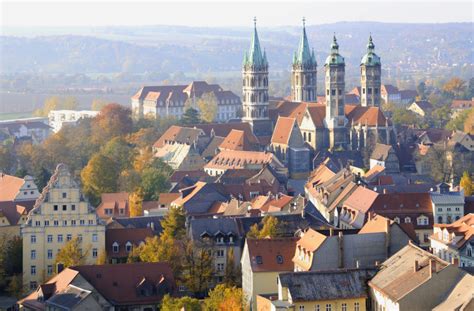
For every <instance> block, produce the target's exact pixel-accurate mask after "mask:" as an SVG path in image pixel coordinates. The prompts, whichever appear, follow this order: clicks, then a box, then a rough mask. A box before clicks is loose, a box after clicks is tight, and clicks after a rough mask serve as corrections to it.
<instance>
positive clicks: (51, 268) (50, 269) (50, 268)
mask: <svg viewBox="0 0 474 311" xmlns="http://www.w3.org/2000/svg"><path fill="white" fill-rule="evenodd" d="M47 271H48V275H51V274H53V266H52V265H48V270H47Z"/></svg>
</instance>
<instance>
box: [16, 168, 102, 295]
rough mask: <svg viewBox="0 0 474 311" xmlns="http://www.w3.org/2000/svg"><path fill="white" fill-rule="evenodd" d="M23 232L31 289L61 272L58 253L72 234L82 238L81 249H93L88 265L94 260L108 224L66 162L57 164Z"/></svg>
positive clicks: (26, 281)
mask: <svg viewBox="0 0 474 311" xmlns="http://www.w3.org/2000/svg"><path fill="white" fill-rule="evenodd" d="M21 234H22V238H23V284H25V285H26V286H28V287H29V288H30V289H31V290H34V289H36V287H37V286H38V284H41V283H43V282H44V281H45V280H46V279H48V278H49V277H51V276H52V275H53V274H54V273H55V272H59V271H58V268H60V265H58V266H56V263H55V259H56V255H57V253H58V252H59V250H60V249H61V248H62V247H63V246H64V244H66V243H67V242H68V241H69V240H71V239H72V238H73V237H74V238H78V239H79V241H81V245H82V247H83V248H82V251H84V252H86V251H87V250H89V249H90V251H88V253H87V257H86V258H85V260H86V263H88V264H92V263H95V262H96V261H97V257H98V253H99V251H100V250H102V249H104V247H105V224H103V223H102V221H101V220H100V218H99V217H98V215H97V214H96V212H95V209H94V208H93V207H92V206H91V205H90V204H89V202H87V201H86V199H85V198H84V196H83V194H82V192H81V188H80V186H79V184H78V183H77V182H76V181H75V180H74V178H73V177H72V175H71V173H70V172H69V168H68V167H67V166H66V165H64V164H59V165H58V166H57V167H56V170H55V171H54V173H53V175H52V176H51V179H50V180H49V182H48V184H47V185H46V187H45V188H44V189H43V192H42V194H41V196H40V197H39V198H38V199H37V200H36V203H35V205H34V207H33V209H32V210H31V211H30V212H29V214H28V219H27V221H26V223H25V224H23V225H22V227H21ZM59 264H60V263H59Z"/></svg>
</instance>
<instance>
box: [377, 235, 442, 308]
mask: <svg viewBox="0 0 474 311" xmlns="http://www.w3.org/2000/svg"><path fill="white" fill-rule="evenodd" d="M415 261H416V262H417V263H418V268H417V269H415V268H414V267H415ZM430 263H431V265H432V267H431V266H430ZM447 266H448V263H447V262H445V261H443V260H441V259H439V258H438V257H436V256H435V255H432V254H430V253H429V252H427V251H424V250H422V249H421V248H418V247H417V246H415V245H413V244H412V243H410V244H408V245H407V246H405V247H404V248H402V249H401V250H400V251H398V252H397V253H396V254H395V255H393V256H392V257H390V258H389V259H387V260H386V261H385V262H384V263H383V264H382V269H381V270H380V271H379V272H378V273H377V274H376V275H375V277H374V278H372V280H371V281H369V286H370V287H373V288H375V289H376V290H377V291H380V292H381V293H382V294H384V295H386V296H388V297H389V298H390V299H391V300H392V301H394V302H397V301H398V300H400V299H401V298H402V297H404V296H405V295H406V294H408V293H410V292H411V291H413V290H414V289H416V288H417V287H419V286H420V285H422V284H423V283H425V282H426V281H428V280H429V279H431V269H433V274H435V273H437V272H439V271H441V270H443V269H444V268H446V267H447ZM440 281H441V280H440Z"/></svg>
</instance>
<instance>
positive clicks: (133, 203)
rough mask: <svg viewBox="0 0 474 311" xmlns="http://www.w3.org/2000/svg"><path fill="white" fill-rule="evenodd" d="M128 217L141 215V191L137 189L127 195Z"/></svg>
mask: <svg viewBox="0 0 474 311" xmlns="http://www.w3.org/2000/svg"><path fill="white" fill-rule="evenodd" d="M128 203H129V205H130V217H137V216H143V206H142V203H143V193H142V192H141V191H140V190H139V189H138V190H136V191H134V192H132V193H131V194H130V195H129V196H128Z"/></svg>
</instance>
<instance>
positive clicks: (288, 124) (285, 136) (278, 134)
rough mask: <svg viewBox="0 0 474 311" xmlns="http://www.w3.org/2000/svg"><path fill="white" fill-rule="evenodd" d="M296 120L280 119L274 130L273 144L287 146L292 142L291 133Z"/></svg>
mask: <svg viewBox="0 0 474 311" xmlns="http://www.w3.org/2000/svg"><path fill="white" fill-rule="evenodd" d="M295 122H296V120H295V119H294V118H287V117H278V120H277V123H276V125H275V128H274V129H273V135H272V139H271V142H272V144H281V145H287V144H288V143H289V141H290V136H291V132H292V131H293V126H294V125H295Z"/></svg>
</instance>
